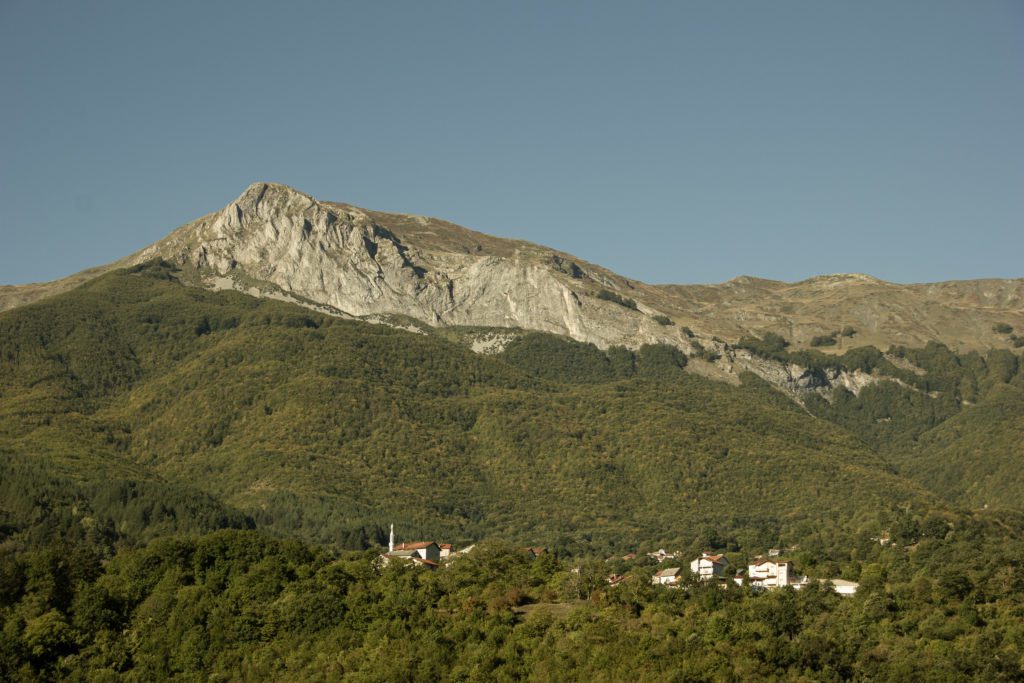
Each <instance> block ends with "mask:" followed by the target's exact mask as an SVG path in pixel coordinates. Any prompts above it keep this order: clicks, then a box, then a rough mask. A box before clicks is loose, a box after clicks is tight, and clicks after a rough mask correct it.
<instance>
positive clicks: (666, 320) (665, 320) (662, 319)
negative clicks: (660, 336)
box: [654, 315, 675, 325]
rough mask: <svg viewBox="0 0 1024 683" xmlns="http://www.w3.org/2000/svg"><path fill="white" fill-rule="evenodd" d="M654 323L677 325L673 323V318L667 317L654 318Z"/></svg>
mask: <svg viewBox="0 0 1024 683" xmlns="http://www.w3.org/2000/svg"><path fill="white" fill-rule="evenodd" d="M654 322H656V323H658V324H659V325H675V323H674V322H672V318H670V317H668V316H667V315H656V316H654Z"/></svg>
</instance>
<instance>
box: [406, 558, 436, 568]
mask: <svg viewBox="0 0 1024 683" xmlns="http://www.w3.org/2000/svg"><path fill="white" fill-rule="evenodd" d="M412 561H413V562H415V563H416V564H422V565H426V566H428V567H438V566H440V565H438V564H437V562H434V561H433V560H424V559H423V558H422V557H414V558H412Z"/></svg>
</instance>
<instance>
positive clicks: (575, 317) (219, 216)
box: [129, 183, 689, 348]
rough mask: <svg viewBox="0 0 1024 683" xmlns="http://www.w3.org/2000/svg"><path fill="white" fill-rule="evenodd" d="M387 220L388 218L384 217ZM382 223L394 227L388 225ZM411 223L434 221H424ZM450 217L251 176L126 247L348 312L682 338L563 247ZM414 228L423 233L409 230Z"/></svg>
mask: <svg viewBox="0 0 1024 683" xmlns="http://www.w3.org/2000/svg"><path fill="white" fill-rule="evenodd" d="M388 218H391V220H390V221H389V220H388ZM389 223H390V224H391V225H389ZM417 227H419V228H433V229H422V230H419V231H417V229H416V228H417ZM452 228H456V226H449V225H441V222H440V221H430V220H428V219H417V218H415V217H409V216H393V215H392V216H389V215H388V214H378V213H374V212H368V211H364V210H361V209H358V208H355V207H352V206H348V205H344V204H330V203H321V202H318V201H316V200H315V199H313V198H312V197H309V196H308V195H305V194H302V193H300V192H297V191H295V190H293V189H291V188H288V187H285V186H283V185H274V184H268V183H258V184H255V185H252V186H250V187H249V188H248V189H247V190H246V191H245V192H244V193H242V195H241V196H240V197H239V198H238V199H237V200H236V201H234V202H232V203H231V204H230V205H228V206H227V207H225V208H224V209H222V210H221V211H218V212H216V213H213V214H210V215H208V216H205V217H203V218H201V219H199V220H198V221H195V222H194V223H190V224H188V225H186V226H184V227H182V228H180V229H178V230H176V231H175V232H174V233H172V234H171V235H169V236H168V237H167V238H166V239H164V240H162V241H160V242H158V243H157V244H154V245H153V246H151V247H149V248H147V249H145V250H143V251H141V252H139V253H137V254H135V255H133V256H132V257H131V258H130V259H129V262H130V263H138V262H142V261H145V260H148V259H151V258H154V257H157V256H159V257H162V258H164V259H165V260H168V261H171V262H173V263H177V264H180V265H189V266H191V267H194V268H196V269H198V270H199V271H200V272H201V273H204V274H206V275H207V277H208V279H209V281H210V282H211V283H219V286H224V285H225V278H227V281H228V282H232V283H235V285H237V286H238V288H241V289H246V290H247V291H248V288H250V287H252V286H255V287H256V288H257V289H264V288H266V287H267V286H268V285H269V286H270V287H272V288H274V289H280V290H282V291H283V292H286V293H288V294H290V295H292V296H294V297H296V298H298V300H300V301H301V300H304V301H308V302H313V303H317V304H322V305H326V306H329V307H331V308H333V309H336V310H338V311H342V312H344V313H347V314H349V315H352V316H360V317H361V316H379V315H382V314H396V315H403V316H409V317H412V318H416V319H418V320H421V321H423V322H426V323H428V324H431V325H445V326H448V325H467V326H487V327H520V328H525V329H532V330H541V331H545V332H553V333H556V334H562V335H567V336H570V337H573V338H575V339H578V340H581V341H587V342H593V343H595V344H597V345H598V346H601V347H607V346H609V345H612V344H625V345H628V346H639V345H641V344H644V343H654V342H666V343H671V344H675V345H678V346H681V347H684V348H688V347H689V344H688V342H687V338H686V335H685V334H683V333H681V332H680V331H679V329H678V327H675V326H670V325H662V324H660V323H658V322H657V321H656V320H654V319H653V317H652V314H654V313H657V311H653V310H650V309H649V308H648V307H647V306H645V305H642V304H639V303H638V304H637V305H636V306H635V307H630V306H629V305H622V304H620V303H616V302H614V301H609V300H605V299H601V298H598V297H597V294H598V293H599V292H600V291H601V290H605V291H613V292H616V293H617V294H619V295H620V296H621V297H623V299H625V298H628V297H630V291H631V290H630V285H629V283H627V281H626V280H624V279H623V278H620V277H618V276H616V275H614V274H613V273H610V272H608V271H605V270H604V269H601V268H598V267H595V266H592V265H590V264H583V263H582V262H579V261H577V260H574V259H573V258H572V257H571V256H568V255H566V254H560V253H559V252H555V251H553V250H549V249H545V248H543V247H537V246H535V245H531V244H527V243H525V242H522V243H519V242H510V241H505V240H495V239H494V238H489V237H487V236H485V235H480V234H478V233H472V232H471V231H468V230H464V229H461V228H458V229H457V230H458V233H457V234H454V235H453V234H446V235H438V230H445V231H449V232H450V231H451V230H452ZM417 238H419V239H417Z"/></svg>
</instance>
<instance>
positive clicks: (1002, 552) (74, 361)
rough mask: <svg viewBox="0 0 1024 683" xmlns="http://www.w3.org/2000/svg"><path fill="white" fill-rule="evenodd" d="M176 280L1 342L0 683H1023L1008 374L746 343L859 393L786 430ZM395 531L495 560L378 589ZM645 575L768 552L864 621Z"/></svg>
mask: <svg viewBox="0 0 1024 683" xmlns="http://www.w3.org/2000/svg"><path fill="white" fill-rule="evenodd" d="M181 276H182V274H181V273H180V272H178V271H177V270H176V269H175V268H174V267H172V266H169V265H168V264H165V263H150V264H146V265H143V266H139V267H136V268H133V269H130V270H125V271H118V272H114V273H110V274H108V275H105V276H103V277H100V278H97V279H95V280H93V281H90V282H89V283H87V284H85V285H83V286H82V287H80V288H78V289H76V290H74V291H71V292H69V293H66V294H63V295H60V296H55V297H52V298H50V299H47V300H44V301H41V302H38V303H35V304H32V305H29V306H24V307H22V308H18V309H14V310H12V311H9V312H6V313H4V314H2V315H0V629H2V630H0V678H13V679H17V678H26V679H31V678H33V677H36V676H42V677H44V678H65V677H66V678H75V677H78V678H80V679H82V680H104V677H105V676H106V677H108V678H109V677H116V676H118V675H119V674H123V673H128V674H130V675H131V676H133V677H135V678H137V679H139V680H153V679H157V678H163V677H168V676H171V675H175V674H181V675H184V676H185V677H189V678H212V679H213V680H221V679H224V680H226V679H232V678H238V677H247V678H260V679H268V678H288V677H290V678H293V679H302V680H306V679H317V678H324V679H332V678H338V677H339V676H342V675H345V676H349V677H351V678H354V679H357V680H359V679H362V680H395V679H399V680H418V679H421V678H442V679H447V678H452V679H457V680H494V679H495V678H498V679H501V678H523V677H528V675H533V676H534V677H536V678H539V679H561V678H566V677H567V678H598V679H606V680H622V679H623V678H651V679H659V680H676V679H677V680H730V679H735V680H747V679H752V678H758V677H760V678H765V679H770V678H772V677H773V676H775V677H786V678H800V677H804V678H806V679H808V680H834V679H843V678H858V677H859V678H881V679H886V678H889V679H893V680H906V679H908V678H921V679H932V680H953V679H957V678H969V677H982V676H984V677H987V678H995V679H997V680H999V679H1006V680H1010V679H1013V678H1014V677H1018V676H1020V675H1021V668H1022V666H1024V659H1022V655H1024V628H1022V627H1021V623H1024V620H1022V617H1024V601H1022V600H1021V598H1020V595H1021V590H1022V589H1024V568H1022V565H1021V558H1022V557H1024V553H1022V550H1024V544H1022V541H1021V538H1022V535H1024V519H1022V517H1021V514H1020V513H1019V512H1018V510H1019V509H1020V507H1021V506H1020V503H1019V501H1020V500H1021V499H1022V496H1024V474H1022V470H1021V467H1020V461H1019V455H1020V444H1021V443H1022V438H1024V371H1022V362H1021V358H1020V357H1019V356H1016V355H1014V354H1013V353H1011V352H1008V351H993V352H991V353H989V354H985V355H982V354H976V353H972V354H963V355H960V354H956V353H954V352H953V351H951V350H949V349H947V348H946V347H943V346H941V345H935V344H932V345H929V346H927V347H925V348H921V349H910V348H893V349H889V350H887V351H886V352H882V351H880V350H877V349H873V348H867V347H863V348H857V349H852V350H849V351H847V352H846V353H845V354H843V355H841V356H829V355H826V354H823V353H820V352H818V351H815V350H809V351H791V350H790V349H789V348H788V345H787V344H786V342H785V340H784V339H782V338H781V337H774V336H768V337H766V338H765V339H756V338H745V339H744V340H741V342H740V344H739V345H738V346H739V347H741V348H744V349H747V350H749V351H750V352H751V353H755V354H757V355H760V356H764V357H767V358H774V359H776V360H781V361H785V362H790V363H797V364H799V365H801V366H802V367H804V368H807V371H808V372H810V373H819V374H820V376H821V377H823V378H824V377H828V376H831V375H833V374H834V373H836V372H838V371H847V372H852V371H855V370H859V371H860V372H862V373H870V374H873V375H875V376H876V378H881V379H882V381H878V382H876V383H874V384H870V385H868V386H866V387H864V388H863V389H861V390H860V391H859V392H858V393H857V394H856V395H855V394H853V393H852V392H850V391H846V390H845V389H835V390H834V391H832V392H831V394H829V395H821V394H816V393H809V394H808V395H807V396H806V397H805V398H804V399H803V401H802V404H801V403H797V402H795V401H793V400H791V399H790V398H788V397H786V396H785V395H783V394H782V393H780V392H779V391H777V390H775V389H774V388H773V387H771V386H769V385H768V384H766V383H765V382H764V381H762V380H760V379H759V378H757V377H755V376H753V375H744V376H743V377H742V378H741V379H742V382H741V383H740V385H739V386H733V385H731V384H727V383H723V382H716V381H712V380H709V379H705V378H703V377H700V376H698V375H696V374H692V373H689V372H687V371H686V368H687V364H688V359H687V357H686V356H685V355H684V354H683V353H681V352H680V351H679V350H678V349H675V348H673V347H666V346H644V347H641V348H639V349H636V350H628V349H625V348H615V347H613V348H611V349H608V350H599V349H597V348H596V347H594V346H592V345H588V344H581V343H578V342H574V341H571V340H567V339H564V338H559V337H555V336H552V335H545V334H539V333H522V334H519V335H518V336H517V338H516V339H515V340H514V341H512V342H511V343H510V344H509V345H508V346H507V347H506V348H505V350H504V351H503V352H502V353H499V354H497V355H494V356H486V355H479V354H475V353H473V352H471V351H470V350H469V349H468V348H466V347H465V346H464V345H460V344H458V343H455V342H453V341H452V339H453V335H452V334H450V333H440V332H438V333H434V332H432V331H430V330H426V331H425V333H424V334H415V333H411V332H408V331H404V330H399V329H392V328H389V327H386V326H382V325H370V324H366V323H363V322H360V321H353V320H343V319H340V318H334V317H331V316H326V315H322V314H318V313H314V312H312V311H310V310H307V309H304V308H301V307H298V306H295V305H291V304H287V303H283V302H278V301H273V300H266V299H255V298H252V297H248V296H245V295H242V294H239V293H234V292H211V291H207V290H203V289H200V288H195V287H187V286H184V285H183V284H181V282H179V278H180V277H181ZM843 334H844V335H845V331H844V332H843ZM847 336H848V335H847ZM985 506H988V507H987V509H983V508H984V507H985ZM390 523H394V524H395V525H396V529H397V530H398V532H399V534H400V540H419V539H420V538H425V539H431V540H438V541H449V542H454V543H455V544H456V545H457V546H462V545H467V544H470V543H474V542H479V541H483V543H482V545H480V546H479V547H480V550H479V552H478V551H474V553H473V554H471V555H468V556H465V557H463V558H460V559H459V560H457V561H456V562H455V563H453V564H452V566H450V567H447V568H445V569H442V570H439V571H438V572H436V573H433V574H431V573H429V572H424V571H419V570H414V569H412V568H410V567H390V568H388V569H387V570H386V571H380V570H379V569H377V568H375V566H374V564H373V558H374V557H375V555H376V551H375V550H374V549H376V548H378V547H379V545H380V544H381V543H383V542H384V541H385V536H384V530H385V529H386V528H387V525H388V524H390ZM885 534H889V535H891V537H892V539H893V543H892V544H891V545H889V546H882V545H880V544H879V543H878V541H877V539H878V538H879V537H881V536H883V535H885ZM488 539H490V540H488ZM497 539H506V541H498V540H497ZM525 545H531V546H536V545H540V546H546V547H548V548H549V549H550V550H551V551H552V552H551V553H549V554H548V555H545V556H542V558H541V559H539V560H537V561H535V562H529V561H528V560H527V559H526V558H525V556H524V555H522V554H521V553H519V552H517V551H516V550H515V548H517V547H520V546H525ZM657 547H667V548H672V549H676V550H679V551H681V552H682V553H683V554H684V556H686V557H689V556H690V555H691V554H693V555H695V554H697V553H699V552H700V551H701V550H706V549H717V550H720V551H724V552H726V553H727V554H728V556H729V557H730V560H731V561H733V563H734V564H735V565H736V566H742V565H743V564H744V563H745V562H746V561H747V560H748V559H749V558H751V557H752V556H753V555H755V554H758V553H762V552H764V551H765V550H766V549H767V548H768V547H789V548H793V549H794V550H793V551H792V552H793V559H794V561H796V562H797V564H798V566H799V568H800V571H803V572H807V573H809V574H811V575H813V576H819V577H842V578H846V579H850V580H854V581H859V582H860V583H861V585H862V588H863V590H862V591H861V592H859V593H858V595H857V596H856V597H854V598H848V599H847V598H839V597H838V596H835V595H833V594H831V593H829V592H827V591H824V590H819V589H817V588H815V589H813V590H805V591H802V592H800V593H792V592H789V591H782V592H779V593H772V594H770V595H754V594H751V593H749V592H748V591H745V590H744V589H740V588H735V589H733V588H730V589H729V590H726V591H720V590H718V589H713V590H705V589H703V588H700V587H691V588H690V589H689V590H686V591H667V590H664V589H660V590H659V589H655V588H654V587H652V586H650V585H649V577H650V575H651V574H652V573H653V571H654V570H655V569H656V568H655V567H654V566H653V565H650V564H647V563H646V561H645V560H637V561H634V562H632V563H625V564H624V563H622V562H613V563H607V562H605V561H604V560H605V558H606V557H608V556H621V555H624V554H625V553H626V552H628V551H631V550H653V549H655V548H657ZM368 549H369V550H368ZM574 569H578V570H579V571H578V572H575V571H573V570H574ZM612 571H615V572H619V573H628V574H629V575H630V576H632V580H631V581H627V582H626V583H624V584H622V585H620V586H617V587H615V588H614V589H613V588H609V587H608V586H607V584H606V582H605V580H604V579H605V576H607V574H608V573H610V572H612ZM565 672H571V674H570V675H568V676H563V675H562V674H564V673H565ZM673 677H674V678H673Z"/></svg>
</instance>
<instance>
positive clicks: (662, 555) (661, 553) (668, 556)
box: [647, 548, 676, 562]
mask: <svg viewBox="0 0 1024 683" xmlns="http://www.w3.org/2000/svg"><path fill="white" fill-rule="evenodd" d="M647 557H649V558H651V559H653V560H657V561H658V562H664V561H665V560H674V559H676V556H675V553H670V552H668V551H667V550H665V549H664V548H658V549H657V550H656V551H654V552H653V553H647Z"/></svg>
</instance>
